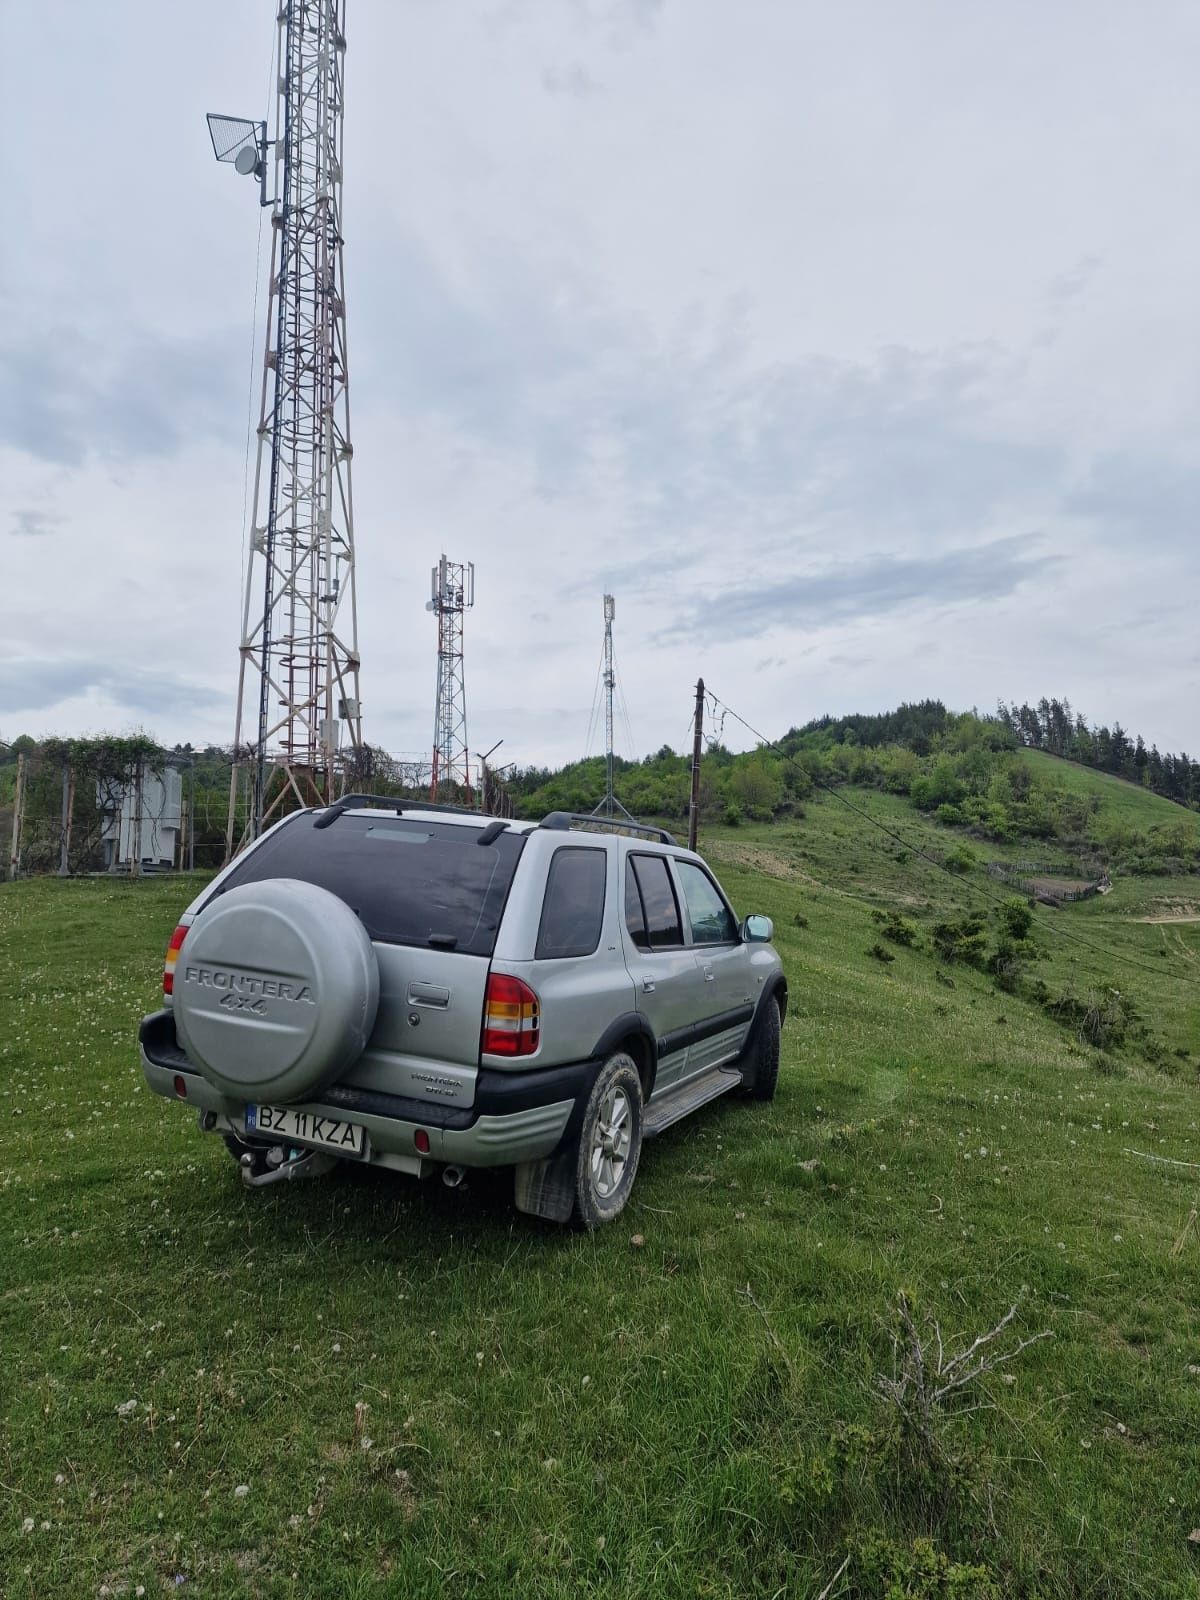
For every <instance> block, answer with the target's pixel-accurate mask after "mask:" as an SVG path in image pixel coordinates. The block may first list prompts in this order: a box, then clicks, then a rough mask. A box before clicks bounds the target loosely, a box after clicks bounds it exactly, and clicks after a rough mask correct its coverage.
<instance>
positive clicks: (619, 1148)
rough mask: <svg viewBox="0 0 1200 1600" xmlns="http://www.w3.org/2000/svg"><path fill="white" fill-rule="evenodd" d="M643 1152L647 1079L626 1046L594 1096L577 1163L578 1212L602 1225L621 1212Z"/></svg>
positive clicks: (586, 1222)
mask: <svg viewBox="0 0 1200 1600" xmlns="http://www.w3.org/2000/svg"><path fill="white" fill-rule="evenodd" d="M641 1153H642V1080H641V1078H640V1077H639V1076H638V1070H637V1067H636V1066H635V1065H634V1063H633V1059H632V1057H630V1056H627V1055H626V1054H625V1053H624V1052H623V1051H619V1052H618V1053H617V1054H616V1055H612V1056H609V1058H608V1060H607V1061H606V1062H605V1063H604V1065H603V1067H601V1069H600V1072H599V1074H598V1076H597V1078H596V1081H595V1083H594V1084H593V1085H592V1092H591V1094H590V1095H589V1096H588V1103H587V1108H586V1109H585V1111H584V1113H583V1125H582V1127H581V1128H580V1130H579V1149H578V1154H577V1157H576V1163H575V1217H576V1220H577V1221H578V1222H579V1223H580V1224H581V1225H582V1226H583V1227H585V1228H588V1229H591V1228H598V1227H599V1226H600V1224H601V1223H603V1222H611V1221H612V1220H613V1219H614V1218H615V1217H618V1216H620V1214H621V1212H622V1211H623V1210H624V1209H625V1202H626V1201H627V1200H628V1198H629V1191H630V1190H631V1189H632V1188H633V1180H634V1177H635V1175H636V1173H637V1166H638V1158H639V1157H640V1156H641Z"/></svg>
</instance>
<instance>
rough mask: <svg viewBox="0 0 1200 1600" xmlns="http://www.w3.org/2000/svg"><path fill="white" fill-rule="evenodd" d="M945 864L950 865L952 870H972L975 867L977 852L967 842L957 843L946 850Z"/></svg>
mask: <svg viewBox="0 0 1200 1600" xmlns="http://www.w3.org/2000/svg"><path fill="white" fill-rule="evenodd" d="M943 865H944V866H947V867H949V869H950V871H951V872H972V871H974V869H975V852H974V851H973V850H969V849H968V848H967V846H966V845H965V844H956V845H955V846H954V848H953V849H952V850H948V851H947V852H946V856H945V859H944V862H943Z"/></svg>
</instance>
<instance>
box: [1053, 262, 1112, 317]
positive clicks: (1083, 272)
mask: <svg viewBox="0 0 1200 1600" xmlns="http://www.w3.org/2000/svg"><path fill="white" fill-rule="evenodd" d="M1102 266H1103V262H1102V261H1101V259H1100V257H1099V256H1093V255H1086V256H1082V257H1081V258H1080V259H1079V260H1078V261H1077V262H1076V263H1075V265H1074V266H1073V267H1071V268H1069V269H1068V271H1066V272H1060V273H1059V274H1058V275H1057V277H1054V278H1052V279H1051V280H1050V285H1049V288H1048V290H1047V294H1048V296H1049V298H1050V299H1051V300H1052V301H1053V302H1054V303H1055V304H1056V305H1059V306H1063V305H1066V304H1067V303H1068V301H1071V300H1077V299H1078V298H1079V297H1080V295H1082V294H1083V293H1084V291H1085V290H1086V289H1087V287H1088V285H1089V284H1090V283H1091V282H1092V279H1093V278H1094V277H1095V276H1096V274H1097V273H1098V272H1099V271H1100V268H1101V267H1102Z"/></svg>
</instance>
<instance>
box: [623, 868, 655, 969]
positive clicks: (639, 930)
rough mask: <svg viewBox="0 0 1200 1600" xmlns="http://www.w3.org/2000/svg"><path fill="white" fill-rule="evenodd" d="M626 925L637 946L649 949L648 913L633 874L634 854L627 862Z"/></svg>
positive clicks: (640, 948)
mask: <svg viewBox="0 0 1200 1600" xmlns="http://www.w3.org/2000/svg"><path fill="white" fill-rule="evenodd" d="M625 926H626V927H627V928H628V929H629V937H630V938H631V939H632V940H633V943H634V946H635V948H636V949H638V950H649V948H650V940H649V938H648V937H647V935H646V913H645V912H644V911H643V910H642V896H641V893H640V891H639V890H638V886H637V879H636V878H635V877H634V875H633V857H632V856H630V857H629V859H628V860H627V861H626V863H625Z"/></svg>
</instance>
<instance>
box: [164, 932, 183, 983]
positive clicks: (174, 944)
mask: <svg viewBox="0 0 1200 1600" xmlns="http://www.w3.org/2000/svg"><path fill="white" fill-rule="evenodd" d="M186 937H187V923H186V922H181V923H180V924H179V926H178V927H177V928H176V929H175V932H174V933H173V934H172V935H171V942H170V944H169V945H168V946H167V958H166V960H165V961H164V962H163V993H164V994H174V993H175V963H176V961H178V959H179V947H180V945H181V944H182V943H183V941H184V939H185V938H186Z"/></svg>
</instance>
